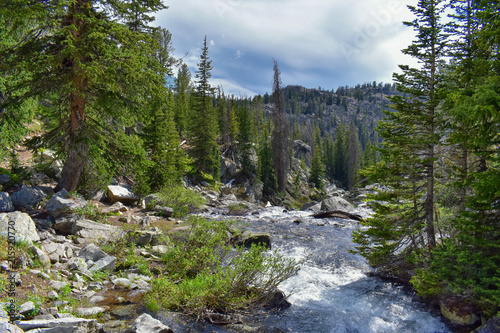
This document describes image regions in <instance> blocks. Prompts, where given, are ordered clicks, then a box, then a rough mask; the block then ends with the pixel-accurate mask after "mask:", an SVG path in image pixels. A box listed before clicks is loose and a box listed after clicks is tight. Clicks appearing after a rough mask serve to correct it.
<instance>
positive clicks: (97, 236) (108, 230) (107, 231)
mask: <svg viewBox="0 0 500 333" xmlns="http://www.w3.org/2000/svg"><path fill="white" fill-rule="evenodd" d="M54 229H55V230H57V231H59V232H61V233H63V234H70V235H74V236H77V241H78V242H79V243H81V244H83V243H90V242H91V241H93V240H106V239H109V240H114V239H118V238H120V237H121V236H123V230H122V229H120V228H118V227H115V226H113V225H109V224H103V223H98V222H94V221H91V220H87V219H85V218H83V217H78V216H75V215H74V216H71V217H70V218H63V219H58V220H56V223H55V224H54Z"/></svg>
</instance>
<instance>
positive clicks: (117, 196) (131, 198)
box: [108, 185, 139, 205]
mask: <svg viewBox="0 0 500 333" xmlns="http://www.w3.org/2000/svg"><path fill="white" fill-rule="evenodd" d="M138 200H139V197H138V196H136V195H135V194H134V193H133V192H132V191H130V190H129V189H127V188H125V187H123V186H117V185H109V186H108V201H109V202H110V203H115V202H117V201H120V202H122V203H123V204H125V205H133V204H134V203H136V202H137V201H138Z"/></svg>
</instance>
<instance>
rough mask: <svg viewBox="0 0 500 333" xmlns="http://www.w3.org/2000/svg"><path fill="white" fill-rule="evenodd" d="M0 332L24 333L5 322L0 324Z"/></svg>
mask: <svg viewBox="0 0 500 333" xmlns="http://www.w3.org/2000/svg"><path fill="white" fill-rule="evenodd" d="M0 332H6V333H7V332H8V333H24V331H23V330H22V329H20V328H19V327H18V326H16V325H14V324H11V323H7V322H0Z"/></svg>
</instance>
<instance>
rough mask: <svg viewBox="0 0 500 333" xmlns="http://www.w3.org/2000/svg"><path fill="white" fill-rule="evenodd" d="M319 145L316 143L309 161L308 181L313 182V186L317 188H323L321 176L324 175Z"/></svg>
mask: <svg viewBox="0 0 500 333" xmlns="http://www.w3.org/2000/svg"><path fill="white" fill-rule="evenodd" d="M321 156H322V153H321V146H320V145H316V147H315V149H314V154H313V157H312V162H311V170H310V171H309V182H310V183H313V184H314V187H316V188H317V189H320V190H322V189H323V186H324V184H323V180H322V178H323V177H324V175H325V170H324V166H323V161H322V160H321Z"/></svg>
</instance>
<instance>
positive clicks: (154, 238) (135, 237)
mask: <svg viewBox="0 0 500 333" xmlns="http://www.w3.org/2000/svg"><path fill="white" fill-rule="evenodd" d="M162 235H163V234H162V232H161V231H156V230H155V231H153V230H139V231H131V232H129V234H128V239H129V243H132V242H133V243H135V244H136V245H139V246H145V245H148V244H151V245H157V244H158V242H159V240H160V238H161V236H162Z"/></svg>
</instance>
